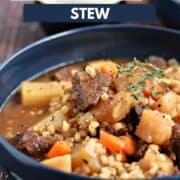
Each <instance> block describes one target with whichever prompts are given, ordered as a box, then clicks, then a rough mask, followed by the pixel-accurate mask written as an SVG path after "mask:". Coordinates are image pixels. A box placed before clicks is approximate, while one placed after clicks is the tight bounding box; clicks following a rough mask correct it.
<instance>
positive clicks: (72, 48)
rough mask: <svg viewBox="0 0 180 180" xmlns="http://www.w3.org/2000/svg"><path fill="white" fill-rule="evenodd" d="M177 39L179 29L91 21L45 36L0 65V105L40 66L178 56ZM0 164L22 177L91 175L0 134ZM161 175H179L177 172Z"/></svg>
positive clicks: (83, 179) (51, 178)
mask: <svg viewBox="0 0 180 180" xmlns="http://www.w3.org/2000/svg"><path fill="white" fill-rule="evenodd" d="M179 42H180V32H179V31H175V30H170V29H163V28H159V27H149V26H148V27H144V26H136V25H102V26H91V27H85V28H80V29H75V30H71V31H67V32H64V33H60V34H56V35H54V36H50V37H48V38H45V39H43V40H40V41H38V42H36V43H34V44H32V45H30V46H28V47H26V48H24V49H22V50H21V51H19V52H18V53H16V54H15V55H14V56H12V57H11V58H10V59H9V60H7V61H6V62H5V63H4V64H3V65H2V66H1V67H0V106H1V107H2V106H3V104H4V103H5V102H6V101H7V99H8V97H9V96H10V94H12V92H13V91H15V89H17V87H18V86H19V83H20V82H21V81H22V80H25V79H30V78H32V77H35V76H37V75H39V74H41V73H42V72H44V71H49V70H50V69H54V68H57V67H60V66H64V65H66V64H70V63H74V62H78V61H83V60H87V59H97V58H119V57H126V58H128V57H131V58H132V57H137V58H145V57H148V56H149V55H158V56H163V57H166V58H170V57H175V58H180V46H179ZM2 125H3V124H1V126H2ZM0 164H1V165H2V166H3V167H5V168H7V169H8V170H10V171H14V172H15V173H17V174H18V175H19V176H20V177H22V178H23V179H24V180H46V179H47V180H56V179H58V180H60V179H63V180H64V179H67V180H70V179H74V180H78V179H79V180H86V179H90V178H88V177H83V176H78V175H74V174H67V173H64V172H61V171H57V170H54V169H50V168H48V167H45V166H43V165H42V164H40V163H38V162H36V161H35V160H33V159H31V158H29V157H28V156H26V155H24V154H23V153H21V152H19V151H18V150H16V149H15V148H14V147H13V146H11V145H10V144H9V143H8V142H7V141H6V140H4V139H3V138H2V137H0ZM160 179H164V180H165V179H172V180H174V179H177V180H178V179H180V176H179V177H178V176H174V177H169V178H167V177H165V178H160Z"/></svg>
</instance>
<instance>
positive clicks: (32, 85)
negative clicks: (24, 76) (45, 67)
mask: <svg viewBox="0 0 180 180" xmlns="http://www.w3.org/2000/svg"><path fill="white" fill-rule="evenodd" d="M56 96H63V89H62V86H61V84H60V83H58V82H27V81H24V82H22V84H21V97H22V104H23V105H24V106H38V107H40V106H47V105H48V104H49V102H50V100H51V99H52V98H53V97H56Z"/></svg>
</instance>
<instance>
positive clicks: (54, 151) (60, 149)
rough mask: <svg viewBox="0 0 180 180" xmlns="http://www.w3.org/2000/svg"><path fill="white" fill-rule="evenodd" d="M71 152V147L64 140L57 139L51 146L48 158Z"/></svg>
mask: <svg viewBox="0 0 180 180" xmlns="http://www.w3.org/2000/svg"><path fill="white" fill-rule="evenodd" d="M70 152H71V148H70V146H69V145H68V144H66V143H65V142H64V141H56V142H55V144H54V145H53V146H52V147H51V149H50V150H49V152H48V153H47V157H48V158H53V157H56V156H61V155H65V154H69V153H70Z"/></svg>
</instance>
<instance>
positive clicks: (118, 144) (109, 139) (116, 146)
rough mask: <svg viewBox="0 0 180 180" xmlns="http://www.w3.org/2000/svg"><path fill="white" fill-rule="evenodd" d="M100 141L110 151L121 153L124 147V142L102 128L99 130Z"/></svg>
mask: <svg viewBox="0 0 180 180" xmlns="http://www.w3.org/2000/svg"><path fill="white" fill-rule="evenodd" d="M100 142H101V143H102V144H103V145H104V146H105V147H106V148H107V149H108V150H109V151H110V152H111V153H114V152H118V153H122V152H123V148H124V143H122V141H121V140H120V139H119V138H118V137H116V136H113V135H112V134H109V133H107V132H105V131H103V130H101V131H100Z"/></svg>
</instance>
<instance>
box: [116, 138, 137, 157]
mask: <svg viewBox="0 0 180 180" xmlns="http://www.w3.org/2000/svg"><path fill="white" fill-rule="evenodd" d="M119 139H120V140H121V141H123V143H124V144H125V146H124V148H123V150H124V152H125V153H126V154H127V155H129V156H131V155H133V154H134V153H135V150H136V143H135V141H133V139H132V138H130V137H128V136H120V137H119Z"/></svg>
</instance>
